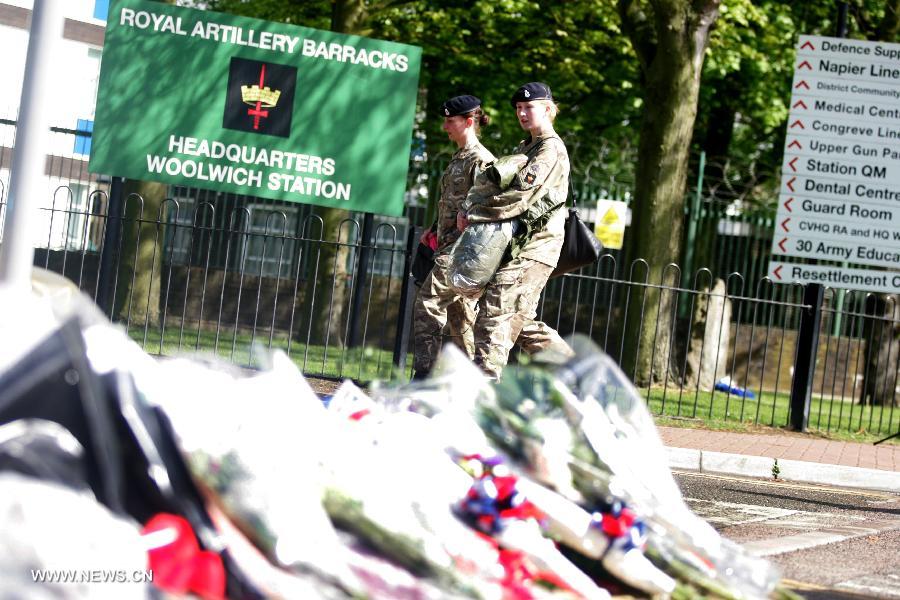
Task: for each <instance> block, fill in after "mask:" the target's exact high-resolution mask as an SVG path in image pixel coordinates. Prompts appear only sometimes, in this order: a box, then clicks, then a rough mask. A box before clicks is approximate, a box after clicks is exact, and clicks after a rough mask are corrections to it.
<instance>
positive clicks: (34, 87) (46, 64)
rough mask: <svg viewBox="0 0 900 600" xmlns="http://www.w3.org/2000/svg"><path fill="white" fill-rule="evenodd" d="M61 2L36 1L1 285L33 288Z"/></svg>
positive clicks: (0, 249)
mask: <svg viewBox="0 0 900 600" xmlns="http://www.w3.org/2000/svg"><path fill="white" fill-rule="evenodd" d="M62 7H63V1H62V0H35V1H34V9H33V10H32V12H31V32H30V35H29V38H28V51H27V54H26V57H25V79H24V81H23V83H22V96H21V98H20V99H19V116H18V119H17V121H18V124H17V126H16V144H15V148H13V156H12V173H11V175H10V179H9V203H8V204H7V207H6V223H5V225H4V227H3V245H2V246H0V283H6V284H9V285H10V286H11V287H13V288H18V289H20V290H27V289H29V288H30V286H31V268H32V265H33V264H34V243H33V239H32V235H31V233H32V232H31V223H32V220H33V216H34V204H35V201H36V200H37V199H38V198H40V197H41V196H43V195H45V194H47V189H46V186H44V165H45V160H46V156H47V150H48V148H49V145H50V144H49V142H50V116H49V110H50V104H49V103H50V99H51V98H52V97H53V96H54V92H53V91H52V90H51V87H50V84H51V82H52V81H53V78H52V74H51V68H50V67H51V65H53V64H54V62H55V61H56V57H55V56H54V54H55V53H54V51H53V49H54V47H55V46H56V42H57V41H58V40H61V39H62V34H63V22H64V19H63V11H62Z"/></svg>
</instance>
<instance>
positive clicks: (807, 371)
mask: <svg viewBox="0 0 900 600" xmlns="http://www.w3.org/2000/svg"><path fill="white" fill-rule="evenodd" d="M824 296H825V288H823V287H822V286H821V285H819V284H818V283H809V284H807V285H806V289H805V290H804V291H803V304H804V306H803V309H802V311H803V312H801V313H800V331H798V332H797V352H796V354H795V356H796V362H795V363H794V380H793V381H792V382H791V416H790V424H791V429H794V430H795V431H806V426H807V425H808V424H809V403H810V400H811V399H812V387H813V376H814V375H815V372H816V349H817V348H818V347H819V326H820V325H821V323H822V300H823V298H824Z"/></svg>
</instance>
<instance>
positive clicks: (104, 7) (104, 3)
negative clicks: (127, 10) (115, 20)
mask: <svg viewBox="0 0 900 600" xmlns="http://www.w3.org/2000/svg"><path fill="white" fill-rule="evenodd" d="M108 14H109V0H94V18H95V19H99V20H101V21H105V20H106V18H107V15H108Z"/></svg>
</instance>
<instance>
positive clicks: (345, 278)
mask: <svg viewBox="0 0 900 600" xmlns="http://www.w3.org/2000/svg"><path fill="white" fill-rule="evenodd" d="M368 18H369V15H368V13H367V11H366V6H365V3H364V2H363V1H362V0H333V3H332V12H331V30H332V31H337V32H340V33H353V34H357V35H363V33H364V31H365V28H364V24H365V22H366V20H367V19H368ZM316 213H317V214H318V215H319V216H320V217H322V221H323V230H322V238H323V239H325V240H328V241H329V242H337V243H336V244H335V243H329V244H323V245H322V247H321V253H320V255H319V264H318V271H317V275H316V282H315V286H316V287H315V294H314V295H313V301H314V303H315V304H314V307H313V310H312V311H311V312H310V319H312V339H311V341H312V342H313V343H317V344H324V343H325V342H326V341H327V342H328V346H329V347H333V346H336V347H339V348H340V347H343V346H344V343H345V335H346V332H345V331H344V320H345V318H344V315H345V309H346V307H345V306H344V305H345V303H346V302H347V300H348V296H349V287H348V284H347V282H349V281H350V277H351V275H350V272H349V270H348V269H347V261H348V259H349V257H350V248H349V247H348V246H347V242H348V234H355V237H356V239H359V228H357V227H356V226H352V227H347V226H344V227H341V223H342V222H343V221H344V220H345V219H347V218H349V216H350V213H349V212H347V211H346V210H342V209H339V208H324V207H320V208H318V209H317V210H316ZM351 225H352V224H351ZM360 225H361V224H360ZM361 275H362V274H360V273H358V274H357V277H359V276H361ZM360 284H361V282H358V283H357V285H360Z"/></svg>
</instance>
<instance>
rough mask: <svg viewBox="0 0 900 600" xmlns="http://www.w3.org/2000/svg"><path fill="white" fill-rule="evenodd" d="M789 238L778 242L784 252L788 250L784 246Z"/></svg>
mask: <svg viewBox="0 0 900 600" xmlns="http://www.w3.org/2000/svg"><path fill="white" fill-rule="evenodd" d="M787 240H788V239H787V238H784V239H783V240H781V241H780V242H778V247H779V248H781V251H782V252H787V249H786V248H785V247H784V243H785V242H786V241H787Z"/></svg>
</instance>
